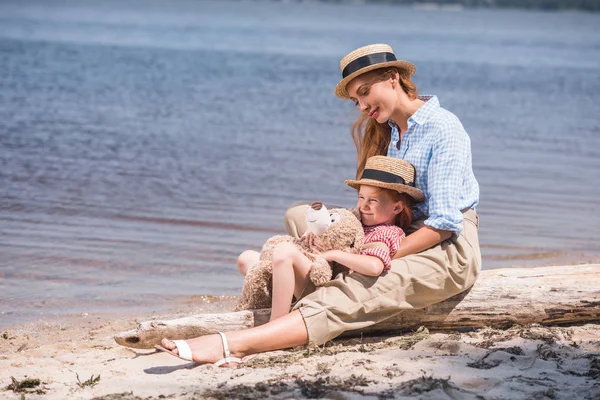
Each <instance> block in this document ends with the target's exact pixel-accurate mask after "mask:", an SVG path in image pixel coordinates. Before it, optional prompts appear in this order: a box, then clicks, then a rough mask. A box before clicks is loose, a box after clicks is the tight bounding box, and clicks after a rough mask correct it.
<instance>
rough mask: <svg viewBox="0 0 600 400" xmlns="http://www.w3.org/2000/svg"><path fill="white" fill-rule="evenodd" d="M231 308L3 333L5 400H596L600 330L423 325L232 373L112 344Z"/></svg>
mask: <svg viewBox="0 0 600 400" xmlns="http://www.w3.org/2000/svg"><path fill="white" fill-rule="evenodd" d="M234 301H235V297H233V296H196V297H195V298H194V299H190V300H189V301H186V302H182V303H181V304H179V305H178V306H177V307H175V308H173V309H171V310H161V311H160V312H148V313H131V314H130V313H127V314H124V313H119V314H100V313H97V314H88V315H71V316H69V317H62V318H56V319H53V320H41V321H37V322H30V323H25V324H17V325H13V326H11V327H9V328H0V371H2V373H1V374H0V398H7V399H22V398H27V399H64V398H70V399H104V400H109V399H110V400H117V399H131V400H133V399H135V400H139V399H144V400H150V399H152V400H153V399H159V398H177V399H179V398H182V399H198V398H203V399H204V398H208V399H225V398H245V399H262V398H265V397H269V398H276V399H284V398H290V397H293V398H315V397H323V396H325V397H327V398H340V399H341V398H343V399H363V398H365V399H366V398H370V399H376V398H422V399H446V398H447V399H450V398H461V399H481V398H485V399H504V398H510V399H531V398H537V399H544V398H550V399H562V398H572V396H573V393H577V394H578V396H579V397H578V398H586V399H592V400H595V399H598V398H600V323H593V324H590V323H588V324H584V325H576V326H562V327H557V326H554V327H544V326H540V325H527V326H513V327H511V328H508V329H505V330H500V329H492V328H485V327H484V328H481V329H477V330H475V331H472V332H429V331H427V329H423V328H420V329H418V330H415V331H414V332H410V333H404V334H392V335H377V336H365V337H362V338H350V339H336V340H334V341H332V342H328V343H327V344H326V345H325V346H322V347H317V348H308V347H306V346H300V347H297V348H294V349H287V350H280V351H273V352H268V353H263V354H259V355H257V356H255V357H251V358H249V360H248V361H246V362H245V363H243V364H241V365H240V366H239V367H238V368H235V369H228V368H217V367H214V366H213V365H211V364H204V365H198V364H194V363H188V362H186V361H183V360H180V359H178V358H175V357H172V356H170V355H168V354H165V353H157V352H155V351H154V350H139V349H130V348H126V347H122V346H119V345H117V344H116V343H115V341H114V339H113V336H114V335H115V334H117V333H119V332H122V331H126V330H129V329H133V328H134V327H135V326H136V325H137V324H138V323H139V322H142V321H147V320H151V319H174V318H178V317H182V316H187V315H190V314H197V313H215V312H223V311H228V310H230V309H231V308H232V307H233V304H234ZM13 377H14V379H15V380H16V381H13V380H12V378H13ZM23 383H25V384H29V386H31V387H29V388H21V387H19V384H23ZM25 386H27V385H25ZM7 388H8V389H7ZM15 390H16V392H15ZM22 396H24V397H22Z"/></svg>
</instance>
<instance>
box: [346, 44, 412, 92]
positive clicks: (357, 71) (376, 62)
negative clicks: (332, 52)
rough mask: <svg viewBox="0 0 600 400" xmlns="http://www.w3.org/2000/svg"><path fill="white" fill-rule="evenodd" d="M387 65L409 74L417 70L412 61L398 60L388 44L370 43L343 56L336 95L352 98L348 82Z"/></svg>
mask: <svg viewBox="0 0 600 400" xmlns="http://www.w3.org/2000/svg"><path fill="white" fill-rule="evenodd" d="M385 67H397V68H400V69H403V70H405V71H406V72H407V74H408V76H411V75H412V74H414V73H415V71H416V70H417V68H416V67H415V66H414V65H413V64H412V63H410V62H408V61H402V60H397V59H396V56H395V55H394V50H392V48H391V47H390V46H388V45H387V44H370V45H368V46H364V47H361V48H359V49H356V50H354V51H353V52H351V53H349V54H348V55H346V56H345V57H344V58H342V60H341V61H340V69H341V70H342V80H341V81H340V83H338V84H337V86H336V87H335V95H336V96H337V97H340V98H342V99H348V98H350V95H349V94H348V91H347V90H346V85H347V84H348V82H350V81H351V80H352V79H354V78H356V77H357V76H358V75H361V74H364V73H365V72H369V71H372V70H374V69H378V68H385Z"/></svg>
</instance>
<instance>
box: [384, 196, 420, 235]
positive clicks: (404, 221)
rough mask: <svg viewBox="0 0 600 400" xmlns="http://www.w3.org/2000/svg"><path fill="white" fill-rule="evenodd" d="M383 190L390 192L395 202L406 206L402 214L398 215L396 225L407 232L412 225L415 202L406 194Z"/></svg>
mask: <svg viewBox="0 0 600 400" xmlns="http://www.w3.org/2000/svg"><path fill="white" fill-rule="evenodd" d="M381 190H385V191H386V192H388V193H389V195H390V197H391V198H392V200H393V201H399V202H401V203H402V204H404V208H403V209H402V212H401V213H400V214H398V215H396V218H395V219H394V225H396V226H399V227H400V228H402V230H404V231H406V229H407V228H408V227H409V226H410V225H411V224H412V206H413V203H414V200H413V199H412V197H410V196H409V195H407V194H406V193H400V192H397V191H395V190H391V189H385V188H381Z"/></svg>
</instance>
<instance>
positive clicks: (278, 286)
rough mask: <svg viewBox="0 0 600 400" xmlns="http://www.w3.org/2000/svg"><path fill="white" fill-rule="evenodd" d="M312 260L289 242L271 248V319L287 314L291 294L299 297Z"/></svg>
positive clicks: (305, 283) (305, 282)
mask: <svg viewBox="0 0 600 400" xmlns="http://www.w3.org/2000/svg"><path fill="white" fill-rule="evenodd" d="M311 265H312V262H311V261H310V260H309V259H308V257H306V256H305V255H304V254H302V253H301V252H300V250H298V249H297V248H296V247H295V246H294V245H293V244H291V243H281V244H278V245H277V247H275V249H273V300H272V303H271V304H272V305H271V321H273V320H275V319H277V318H279V317H281V316H283V315H285V314H288V313H289V312H290V306H291V304H292V296H293V295H295V296H296V297H300V295H301V294H302V291H303V290H304V288H305V287H306V285H307V284H308V282H309V277H308V273H309V271H310V267H311Z"/></svg>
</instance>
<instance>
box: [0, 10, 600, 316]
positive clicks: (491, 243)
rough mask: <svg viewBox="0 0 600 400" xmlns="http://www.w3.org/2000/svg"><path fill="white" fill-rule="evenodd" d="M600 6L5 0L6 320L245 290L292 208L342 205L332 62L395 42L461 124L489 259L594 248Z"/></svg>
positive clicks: (0, 36)
mask: <svg viewBox="0 0 600 400" xmlns="http://www.w3.org/2000/svg"><path fill="white" fill-rule="evenodd" d="M599 26H600V15H598V14H586V13H574V12H573V13H570V12H569V13H542V12H525V11H495V10H464V11H460V12H445V11H424V10H416V9H412V8H405V7H398V6H387V5H368V6H366V5H340V4H329V5H327V4H319V3H306V4H295V3H290V4H281V3H273V2H266V3H259V2H200V1H175V2H173V1H171V2H155V1H139V2H136V1H118V2H117V1H102V2H91V1H88V2H79V1H72V2H71V1H61V2H54V1H52V2H51V1H39V2H23V1H6V0H5V1H2V2H1V3H0V187H1V192H0V325H7V324H10V323H14V322H18V321H25V320H32V319H37V318H39V317H40V316H47V315H50V314H56V313H79V312H95V311H114V310H117V311H118V310H126V309H127V310H131V309H133V308H139V309H146V310H149V309H152V308H155V307H159V306H161V305H164V304H167V303H168V302H169V301H172V300H173V299H174V298H176V297H178V296H185V295H191V294H236V293H238V292H239V288H240V287H241V284H242V278H241V276H239V275H238V274H237V272H236V269H235V266H234V263H235V258H236V256H237V254H238V253H239V252H240V251H242V250H243V249H246V248H255V249H258V248H259V247H260V246H261V244H262V243H263V242H264V240H265V239H266V238H268V237H269V236H271V235H273V234H276V233H281V232H283V222H282V220H283V218H282V217H283V214H284V212H285V209H286V207H287V206H288V205H289V204H291V203H292V202H294V201H296V200H299V199H310V200H314V199H320V200H323V201H325V202H330V203H334V204H340V205H345V206H350V205H352V204H353V202H354V198H355V194H354V192H353V191H352V190H351V189H349V188H347V187H345V186H344V185H343V180H344V179H347V178H350V177H352V176H353V174H354V162H355V159H354V157H355V153H354V147H353V145H352V142H351V139H350V137H349V126H350V123H351V122H352V121H353V119H354V118H355V117H356V116H357V111H356V110H355V109H354V107H353V105H352V104H351V103H349V102H343V101H341V100H338V99H337V98H335V97H334V95H333V88H334V86H335V84H336V83H337V80H338V76H339V70H338V62H339V59H340V58H341V57H342V56H343V55H344V54H345V53H346V52H348V51H350V50H352V49H353V48H356V47H358V46H362V45H365V44H368V43H377V42H387V43H389V44H391V45H392V46H393V47H394V49H395V50H396V53H397V55H399V56H400V57H403V58H406V59H408V60H411V61H413V62H414V63H415V64H416V65H417V69H418V71H417V74H416V76H415V81H416V83H417V84H418V87H419V89H420V92H421V93H422V94H437V95H438V96H439V98H440V101H441V103H442V106H444V107H446V108H447V109H449V110H451V111H453V112H454V113H455V114H457V115H458V116H459V118H460V119H461V120H462V122H463V124H464V125H465V127H466V129H467V131H468V132H469V134H470V136H471V139H472V146H473V162H474V169H475V174H476V176H477V178H478V180H479V183H480V185H481V205H480V207H479V209H478V211H479V213H480V215H481V230H480V235H481V236H480V238H481V242H482V246H483V253H484V268H496V267H510V266H522V265H538V264H553V263H565V262H583V261H587V260H597V259H599V258H600V243H599V240H598V238H599V237H600V223H599V218H598V215H600V205H599V201H598V199H599V198H600V185H598V176H599V171H600V29H599V28H598V27H599Z"/></svg>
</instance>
